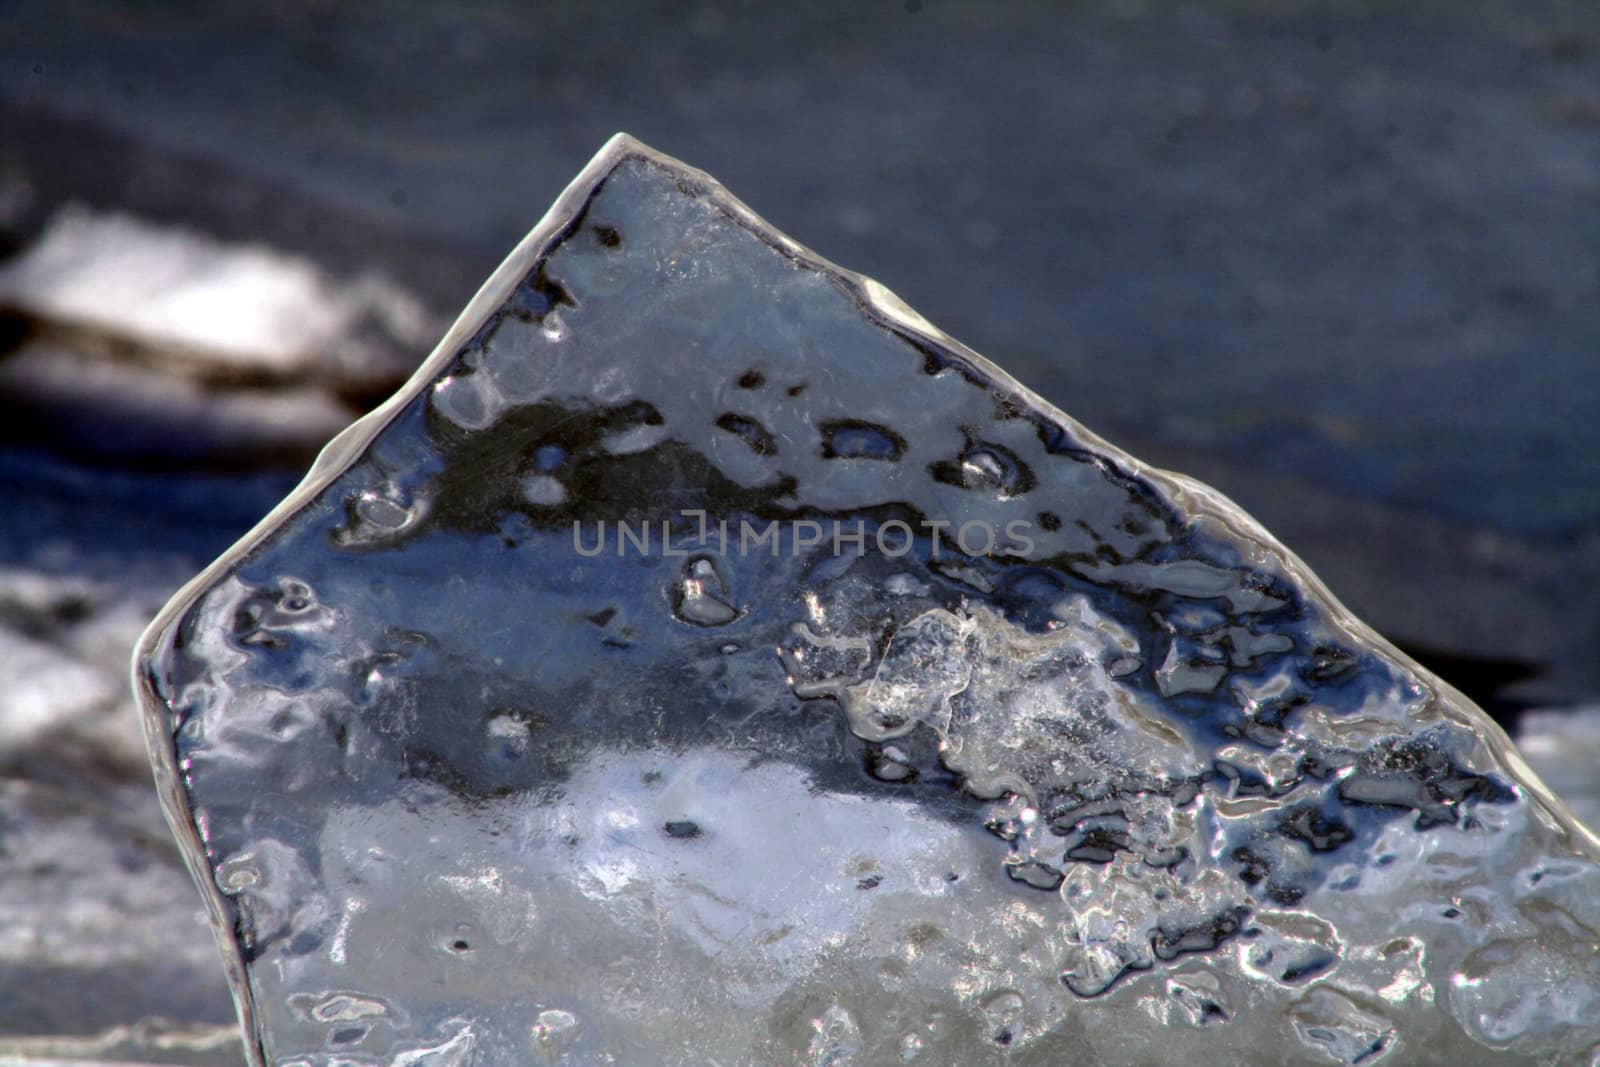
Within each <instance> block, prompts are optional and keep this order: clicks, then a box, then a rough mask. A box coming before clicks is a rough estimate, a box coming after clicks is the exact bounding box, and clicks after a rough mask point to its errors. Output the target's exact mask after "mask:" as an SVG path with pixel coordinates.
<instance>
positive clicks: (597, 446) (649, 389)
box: [141, 141, 1600, 1067]
mask: <svg viewBox="0 0 1600 1067" xmlns="http://www.w3.org/2000/svg"><path fill="white" fill-rule="evenodd" d="M141 678H142V680H143V684H144V685H145V687H146V688H147V693H146V696H147V706H148V708H149V711H150V718H149V726H150V733H151V739H152V744H153V747H154V749H155V750H156V755H157V760H158V764H159V768H158V777H160V778H161V780H162V783H163V786H164V789H165V790H166V793H167V800H168V804H169V806H170V808H171V812H172V815H173V818H174V822H175V825H176V826H177V828H178V830H179V834H180V837H183V838H184V839H185V840H186V841H187V843H188V845H189V847H190V848H191V850H192V853H193V861H194V863H195V866H196V869H197V870H198V871H199V872H200V873H201V875H202V876H203V879H204V881H205V884H206V885H207V886H208V889H209V892H210V895H211V898H212V903H213V906H214V909H215V911H216V914H217V916H218V921H219V924H220V927H221V929H222V930H223V931H224V934H223V941H224V943H225V949H226V953H227V955H228V957H229V961H230V966H231V967H232V968H233V969H234V971H235V977H236V981H237V983H238V988H237V992H238V995H239V997H240V1000H241V1004H242V1006H243V1010H244V1012H245V1014H246V1017H247V1025H248V1028H249V1030H250V1033H251V1035H252V1039H253V1041H254V1042H256V1043H257V1045H258V1048H257V1050H256V1051H257V1054H258V1055H259V1056H260V1057H261V1058H263V1059H264V1060H265V1061H267V1062H271V1063H274V1064H284V1065H288V1064H297V1065H307V1067H309V1065H328V1067H331V1065H333V1064H335V1063H338V1064H368V1063H371V1064H376V1063H395V1064H438V1065H443V1064H462V1065H464V1064H469V1063H472V1064H501V1063H540V1062H543V1063H552V1064H554V1063H569V1064H604V1063H615V1064H686V1065H687V1064H695V1065H702V1064H727V1065H731V1064H744V1063H794V1062H802V1063H806V1064H813V1065H824V1064H827V1065H834V1067H844V1065H847V1064H855V1065H864V1064H887V1063H918V1062H921V1063H928V1064H950V1063H963V1064H979V1063H988V1062H1016V1063H1023V1064H1030V1063H1031V1064H1056V1063H1061V1062H1064V1061H1066V1060H1069V1059H1070V1060H1071V1061H1073V1062H1094V1063H1101V1064H1157V1063H1170V1062H1177V1061H1179V1060H1183V1059H1191V1060H1194V1061H1196V1062H1224V1061H1226V1062H1248V1063H1261V1064H1277V1063H1283V1062H1304V1063H1376V1062H1381V1061H1389V1062H1397V1063H1398V1062H1404V1063H1433V1062H1438V1063H1466V1062H1470V1063H1474V1064H1480V1063H1481V1064H1493V1063H1542V1062H1562V1063H1567V1062H1586V1061H1587V1059H1592V1058H1595V1057H1597V1056H1600V962H1597V959H1600V955H1597V935H1596V933H1595V931H1596V929H1597V928H1600V867H1597V865H1596V863H1595V861H1594V858H1593V856H1594V853H1593V851H1592V847H1593V846H1592V841H1591V839H1589V838H1587V837H1586V836H1585V835H1584V832H1583V831H1581V830H1579V829H1578V828H1577V827H1576V824H1573V823H1571V822H1570V817H1569V816H1567V815H1566V813H1565V812H1564V810H1562V809H1558V808H1557V807H1556V806H1555V805H1554V803H1553V802H1547V801H1545V800H1543V799H1541V796H1542V794H1541V792H1540V790H1541V787H1539V786H1538V785H1537V784H1536V783H1535V782H1534V781H1533V780H1532V778H1531V776H1530V775H1528V774H1527V773H1526V772H1525V771H1523V770H1522V768H1521V765H1520V763H1519V762H1517V758H1516V756H1515V755H1514V753H1512V752H1511V750H1510V749H1509V747H1508V746H1507V745H1506V744H1505V742H1504V740H1503V737H1502V736H1501V735H1500V734H1499V733H1498V732H1497V731H1495V729H1494V728H1493V727H1492V726H1491V725H1489V724H1488V722H1487V720H1486V719H1484V718H1483V717H1482V716H1481V714H1480V713H1478V712H1477V711H1476V709H1473V708H1471V707H1470V706H1468V705H1467V704H1466V703H1465V701H1463V700H1462V699H1461V698H1460V697H1458V696H1457V695H1455V694H1453V693H1452V692H1450V691H1449V690H1447V689H1444V688H1443V687H1442V686H1441V685H1440V684H1439V683H1438V682H1437V681H1436V680H1435V679H1433V678H1432V677H1431V676H1429V675H1427V674H1426V673H1424V672H1423V671H1421V670H1420V669H1418V668H1416V667H1414V666H1413V665H1411V664H1409V663H1408V662H1406V661H1405V660H1403V659H1402V658H1401V657H1399V656H1398V654H1396V653H1394V652H1393V651H1392V650H1391V649H1389V648H1388V646H1387V645H1385V644H1383V643H1382V642H1381V641H1380V640H1379V639H1377V638H1376V637H1375V636H1374V635H1372V634H1371V633H1370V631H1367V630H1366V629H1365V628H1364V627H1362V626H1361V625H1360V624H1359V623H1357V622H1355V621H1354V620H1352V619H1350V618H1349V617H1348V616H1347V615H1345V614H1344V613H1343V612H1342V611H1341V610H1340V609H1339V608H1338V607H1337V606H1336V605H1335V604H1333V603H1332V602H1331V601H1330V600H1329V598H1328V597H1327V596H1326V594H1325V593H1324V592H1323V591H1322V590H1321V588H1320V586H1319V585H1318V584H1317V583H1316V582H1315V579H1313V578H1312V577H1311V576H1310V575H1309V574H1307V573H1306V572H1305V571H1304V569H1303V567H1302V566H1301V565H1300V564H1298V563H1297V562H1296V561H1294V560H1293V559H1292V558H1290V557H1289V556H1288V555H1287V553H1286V552H1285V551H1284V550H1283V549H1282V548H1281V547H1280V546H1278V545H1277V544H1276V543H1275V542H1273V541H1272V540H1271V539H1270V537H1269V536H1268V535H1266V534H1265V533H1264V532H1263V531H1261V530H1260V529H1259V528H1258V527H1256V526H1255V525H1254V524H1253V523H1252V522H1251V521H1250V520H1248V519H1247V518H1246V517H1245V516H1243V515H1242V514H1241V513H1239V512H1238V511H1237V510H1236V509H1235V508H1233V507H1232V506H1231V505H1230V504H1228V503H1227V502H1226V501H1223V500H1221V499H1220V498H1219V497H1217V496H1216V495H1215V494H1213V493H1211V492H1210V491H1209V490H1206V489H1204V488H1203V487H1201V486H1199V485H1197V484H1195V483H1192V482H1185V481H1183V480H1181V479H1176V478H1173V477H1171V476H1168V475H1163V474H1159V473H1156V472H1153V471H1151V470H1149V469H1147V468H1144V467H1143V466H1141V465H1140V464H1138V463H1137V461H1134V460H1132V459H1131V458H1129V457H1127V456H1125V455H1122V454H1121V453H1119V452H1117V451H1116V450H1115V449H1114V448H1112V447H1110V446H1108V445H1106V444H1104V443H1103V442H1100V441H1099V440H1097V439H1095V438H1093V437H1092V436H1091V435H1089V434H1088V433H1086V432H1085V431H1083V430H1082V429H1081V428H1079V427H1077V426H1076V425H1075V424H1073V423H1071V422H1070V421H1069V420H1067V419H1065V418H1064V417H1063V416H1061V415H1060V414H1059V413H1057V412H1054V411H1053V410H1050V409H1047V408H1046V407H1044V405H1043V404H1042V403H1041V402H1040V401H1038V400H1037V399H1036V398H1034V397H1033V396H1032V395H1031V394H1029V393H1027V392H1026V391H1025V390H1023V389H1022V388H1021V387H1020V386H1018V385H1016V384H1015V383H1014V382H1011V381H1010V380H1009V379H1007V378H1005V377H1004V375H1003V374H1002V373H1000V372H999V371H997V370H996V369H995V368H994V367H993V366H992V365H990V364H987V363H986V362H984V361H982V360H981V359H980V358H978V357H976V356H974V355H972V354H971V353H970V352H968V351H966V350H965V349H962V348H961V347H960V346H959V345H957V344H955V343H954V342H952V341H949V340H948V339H947V338H943V337H942V335H939V334H937V332H936V331H934V330H933V329H932V328H931V327H928V326H927V325H926V324H925V323H922V321H921V320H920V319H919V318H917V317H916V316H915V314H914V313H912V312H910V311H908V310H907V309H905V308H904V307H903V306H901V305H899V303H898V301H896V300H895V299H894V298H893V296H892V295H891V294H888V293H886V292H885V291H884V290H882V289H881V288H880V287H877V286H876V285H874V284H873V283H870V282H865V281H863V280H861V279H858V278H856V277H854V276H851V275H847V274H844V273H842V272H839V271H837V270H836V269H834V268H832V267H829V266H828V265H826V264H823V263H821V262H819V261H817V260H816V259H814V258H813V257H811V256H810V254H809V253H806V252H804V251H803V250H801V249H799V248H798V247H797V246H794V245H793V244H791V243H789V242H788V241H787V239H785V238H783V237H781V236H779V235H777V234H775V233H773V232H772V231H771V230H769V229H768V228H766V227H765V226H764V225H763V224H762V223H760V222H759V220H757V219H755V218H754V217H753V216H751V215H750V214H748V212H747V211H746V210H745V209H744V208H743V207H742V206H741V205H739V204H738V203H737V202H736V201H734V200H733V199H732V198H731V197H730V196H728V194H726V193H725V192H723V191H722V190H721V189H720V188H719V187H717V186H715V185H714V184H713V183H711V182H710V181H709V180H708V179H706V178H705V177H704V176H703V175H700V174H698V173H697V172H694V171H691V170H688V169H687V168H683V167H681V166H680V165H678V164H675V163H673V162H672V161H670V160H666V159H664V158H661V157H657V156H654V155H653V154H651V153H649V152H648V151H647V150H644V149H641V148H639V147H638V146H637V145H634V144H632V143H631V142H626V141H619V142H614V143H613V145H612V146H610V147H609V148H608V149H607V151H606V152H604V153H602V155H601V156H600V157H598V158H597V161H596V163H595V164H594V165H592V166H591V168H590V170H588V171H586V172H585V174H584V175H583V176H582V177H581V178H580V179H579V181H578V183H576V184H575V185H574V187H573V189H572V190H570V191H569V193H568V194H567V196H566V197H564V199H563V200H562V202H561V203H560V204H558V205H557V209H556V210H555V212H554V213H553V215H552V216H551V218H550V219H548V220H547V222H546V223H545V224H544V225H542V226H541V228H540V230H538V231H536V233H535V235H534V237H533V238H531V239H530V242H529V243H528V244H526V245H525V246H524V247H523V248H522V249H520V250H519V251H518V253H516V254H515V255H514V256H513V257H512V259H511V260H510V261H509V262H508V264H507V265H506V267H505V268H503V269H502V271H501V272H500V273H499V274H497V275H496V278H495V279H494V280H492V281H491V283H490V286H489V287H488V289H486V291H485V294H484V296H483V297H481V298H480V300H479V301H478V302H476V303H475V304H474V305H473V307H471V308H469V310H468V312H467V315H466V316H465V317H464V319H463V322H462V324H460V325H458V327H457V330H456V331H454V332H453V333H452V334H451V335H450V337H449V338H447V340H446V342H445V344H444V346H442V348H441V350H440V353H439V354H438V355H437V356H436V357H435V359H434V360H433V361H430V363H429V364H428V366H427V367H426V368H425V370H424V372H423V373H422V375H421V376H419V377H418V378H417V379H416V380H415V381H414V383H413V385H412V386H411V387H408V389H407V390H406V391H405V392H404V393H403V394H402V395H401V396H400V397H398V398H397V399H396V400H395V401H394V402H392V404H391V405H390V406H388V407H387V408H385V409H384V410H383V411H381V412H380V413H379V414H378V415H377V416H376V417H375V418H374V419H373V420H372V421H369V422H366V423H363V424H362V425H361V426H359V427H358V428H357V429H355V430H354V431H352V433H351V434H350V435H349V436H347V437H346V438H344V439H342V440H341V441H340V442H337V443H336V444H335V445H334V446H333V448H332V449H331V450H330V452H329V453H328V455H327V456H325V458H324V460H323V462H322V463H321V464H319V467H318V468H317V469H316V470H315V471H314V472H313V475H312V476H311V478H310V480H309V481H308V483H307V484H306V486H305V487H303V489H302V490H301V491H300V492H299V493H298V494H297V495H296V496H295V497H294V498H292V506H291V507H289V508H288V509H286V510H284V511H281V512H280V513H278V514H277V515H276V516H275V518H274V521H273V522H271V523H270V524H268V525H265V526H263V527H262V529H261V530H259V531H258V532H257V533H256V534H255V535H252V538H251V539H250V540H249V541H248V542H247V543H246V546H244V547H243V548H242V549H241V550H237V551H235V552H234V553H232V554H230V555H229V556H228V557H225V558H224V560H222V561H220V562H219V564H218V565H217V566H216V567H214V568H213V569H212V570H211V571H209V572H208V573H207V574H206V575H205V576H203V578H202V579H201V580H200V581H199V582H198V583H197V584H196V585H195V586H194V587H192V588H191V589H190V590H189V591H186V592H185V593H184V594H181V595H180V597H179V599H178V600H177V601H175V602H174V604H173V605H172V606H171V607H170V608H169V609H168V611H167V612H166V613H165V614H164V615H163V616H162V618H161V619H159V620H158V621H157V624H156V625H155V626H154V627H153V628H152V630H151V632H150V634H149V635H148V637H147V639H146V643H145V646H144V656H143V660H142V662H141Z"/></svg>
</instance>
